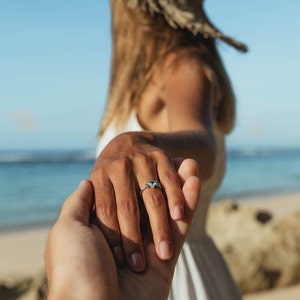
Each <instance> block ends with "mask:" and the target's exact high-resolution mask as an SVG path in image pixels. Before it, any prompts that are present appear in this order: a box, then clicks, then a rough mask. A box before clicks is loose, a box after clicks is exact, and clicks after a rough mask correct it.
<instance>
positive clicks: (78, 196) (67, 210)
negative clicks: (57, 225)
mask: <svg viewBox="0 0 300 300" xmlns="http://www.w3.org/2000/svg"><path fill="white" fill-rule="evenodd" d="M93 204H94V189H93V185H92V183H91V182H90V181H88V180H82V181H81V182H80V183H79V185H78V187H77V189H76V190H75V191H74V192H73V193H72V194H71V195H70V196H69V197H68V198H67V200H66V201H65V202H64V204H63V206H62V208H61V211H60V215H59V218H60V219H62V218H72V219H73V220H79V221H81V222H83V223H84V224H89V219H90V213H91V211H92V208H93Z"/></svg>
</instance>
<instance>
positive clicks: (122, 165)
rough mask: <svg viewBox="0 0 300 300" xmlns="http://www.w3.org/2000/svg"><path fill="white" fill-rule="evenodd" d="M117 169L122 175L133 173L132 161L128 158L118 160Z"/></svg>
mask: <svg viewBox="0 0 300 300" xmlns="http://www.w3.org/2000/svg"><path fill="white" fill-rule="evenodd" d="M115 164H116V169H117V170H118V171H119V172H122V173H129V172H130V171H131V166H132V163H131V160H130V159H129V158H128V157H122V158H119V159H118V160H117V162H116V163H115Z"/></svg>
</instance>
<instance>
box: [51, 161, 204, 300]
mask: <svg viewBox="0 0 300 300" xmlns="http://www.w3.org/2000/svg"><path fill="white" fill-rule="evenodd" d="M197 171H198V167H197V164H196V162H195V161H194V160H191V159H187V160H184V161H183V162H182V163H181V164H180V167H179V169H178V174H179V178H180V182H181V185H182V194H183V199H184V205H185V211H184V215H183V217H182V218H181V220H178V221H174V220H172V219H169V222H170V231H171V233H172V236H173V242H172V243H173V251H174V252H173V256H172V258H171V259H170V260H168V261H166V262H164V261H162V260H160V259H159V258H158V257H157V255H156V253H155V246H154V243H153V240H152V234H151V230H150V225H149V224H145V226H146V231H145V232H144V234H143V247H144V249H145V257H146V259H147V262H148V265H147V268H146V270H145V271H144V272H143V273H135V272H132V271H131V270H130V269H129V268H128V266H122V267H118V266H117V265H116V263H115V260H114V257H113V255H112V253H111V251H110V247H109V245H108V243H107V241H106V239H105V237H104V235H103V233H102V232H101V230H100V229H99V227H98V226H96V225H95V223H94V210H93V208H94V191H93V186H92V184H91V182H90V181H87V180H85V181H82V182H81V183H80V185H79V187H78V188H77V190H75V192H74V193H73V194H72V195H71V196H70V197H69V198H68V199H67V200H66V201H65V203H64V204H63V206H62V209H61V213H60V215H59V218H58V220H57V222H56V223H55V225H54V226H53V228H52V230H51V231H50V235H49V238H48V242H47V247H46V273H47V279H48V287H49V296H48V300H52V299H55V300H60V299H74V300H75V299H86V300H89V299H166V298H167V296H168V293H169V289H170V285H171V281H172V276H173V272H174V267H175V264H176V261H177V259H178V256H179V253H180V251H181V248H182V245H183V243H184V239H185V237H186V235H187V232H188V229H189V226H190V224H191V221H192V217H193V214H194V212H195V209H196V206H197V202H198V199H199V193H200V180H199V178H198V177H197V176H195V175H196V174H197Z"/></svg>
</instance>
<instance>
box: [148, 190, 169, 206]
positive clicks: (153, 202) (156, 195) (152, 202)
mask: <svg viewBox="0 0 300 300" xmlns="http://www.w3.org/2000/svg"><path fill="white" fill-rule="evenodd" d="M149 194H150V193H149ZM146 202H147V205H148V206H149V207H161V206H163V205H164V204H165V200H164V198H163V196H162V194H161V193H160V192H154V191H153V192H152V193H151V194H150V195H148V196H147V199H146Z"/></svg>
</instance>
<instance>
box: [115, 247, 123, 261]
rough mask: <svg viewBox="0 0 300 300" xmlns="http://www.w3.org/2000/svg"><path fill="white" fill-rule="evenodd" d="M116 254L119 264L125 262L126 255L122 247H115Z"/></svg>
mask: <svg viewBox="0 0 300 300" xmlns="http://www.w3.org/2000/svg"><path fill="white" fill-rule="evenodd" d="M114 256H115V259H116V261H117V264H119V265H121V264H123V263H124V255H123V251H122V248H121V247H119V246H117V247H115V248H114Z"/></svg>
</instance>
